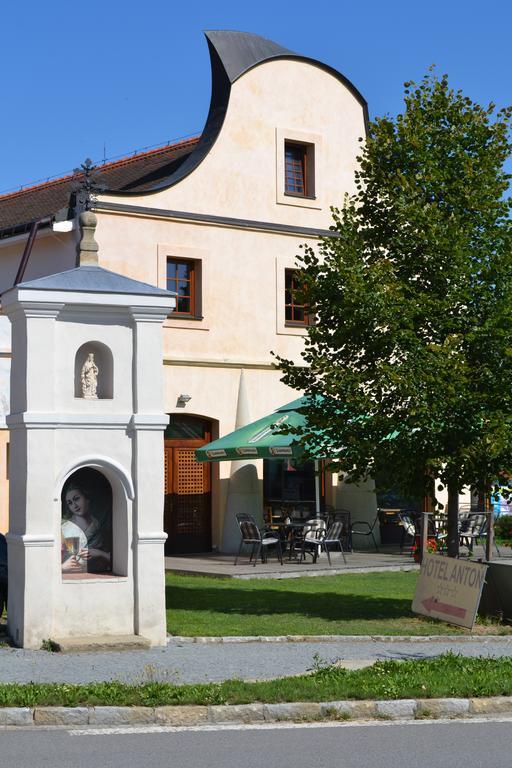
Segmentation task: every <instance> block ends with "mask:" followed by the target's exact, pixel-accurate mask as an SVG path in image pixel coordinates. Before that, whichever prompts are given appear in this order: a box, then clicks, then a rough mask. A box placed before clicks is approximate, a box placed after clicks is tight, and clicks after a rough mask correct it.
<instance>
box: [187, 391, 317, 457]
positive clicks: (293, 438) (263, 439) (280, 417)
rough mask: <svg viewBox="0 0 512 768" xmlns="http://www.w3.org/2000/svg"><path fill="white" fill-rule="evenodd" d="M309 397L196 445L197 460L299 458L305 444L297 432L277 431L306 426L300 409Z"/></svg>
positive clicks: (299, 399)
mask: <svg viewBox="0 0 512 768" xmlns="http://www.w3.org/2000/svg"><path fill="white" fill-rule="evenodd" d="M308 400H309V398H307V397H299V398H298V399H297V400H293V401H292V402H291V403H288V404H287V405H283V406H282V407H281V408H278V409H277V410H276V411H274V412H273V413H270V414H269V415H268V416H263V418H262V419H258V420H257V421H253V422H252V423H251V424H247V425H246V426H245V427H240V429H235V431H234V432H230V433H229V435H225V436H224V437H221V438H219V440H214V441H213V442H212V443H208V444H207V445H203V446H202V447H201V448H197V449H196V452H195V453H196V459H197V461H228V460H230V461H233V460H235V461H236V460H237V459H238V460H240V459H251V458H252V459H280V458H285V457H287V456H288V457H292V458H299V457H300V456H301V455H302V454H303V452H304V446H303V444H301V443H300V442H299V440H298V438H297V435H291V434H288V435H286V434H281V432H280V430H281V429H283V428H286V427H303V426H305V424H306V417H305V415H304V414H303V413H302V412H301V411H302V409H303V408H304V407H305V406H306V405H307V404H308Z"/></svg>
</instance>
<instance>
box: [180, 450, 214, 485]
mask: <svg viewBox="0 0 512 768" xmlns="http://www.w3.org/2000/svg"><path fill="white" fill-rule="evenodd" d="M176 453H177V456H176V460H177V465H178V466H177V470H178V471H177V477H176V481H175V487H174V490H175V492H176V493H178V494H179V495H180V496H190V495H195V494H198V493H204V491H205V490H206V489H205V487H204V467H203V465H202V464H198V462H197V461H196V457H195V453H194V449H193V448H178V449H177V450H176Z"/></svg>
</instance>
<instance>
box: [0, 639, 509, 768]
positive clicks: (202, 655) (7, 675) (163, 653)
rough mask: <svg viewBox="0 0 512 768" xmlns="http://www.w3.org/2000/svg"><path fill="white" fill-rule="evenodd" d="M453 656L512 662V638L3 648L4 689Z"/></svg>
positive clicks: (248, 676) (273, 673) (258, 674)
mask: <svg viewBox="0 0 512 768" xmlns="http://www.w3.org/2000/svg"><path fill="white" fill-rule="evenodd" d="M448 650H452V651H454V652H456V653H462V654H464V655H466V656H512V637H511V638H503V639H502V638H499V639H496V640H484V639H480V640H478V641H474V642H460V641H457V640H446V641H443V642H429V641H415V642H412V643H411V642H404V643H398V642H388V641H372V640H371V639H366V638H362V639H361V640H354V639H347V640H340V641H337V642H329V643H326V642H319V643H316V642H312V643H311V642H302V643H276V642H230V643H218V644H215V643H207V644H204V645H203V644H201V643H188V642H185V643H180V642H179V641H178V640H171V641H170V642H169V643H168V645H167V647H166V648H156V649H151V650H148V651H143V650H138V651H107V652H104V653H101V652H95V653H70V654H61V653H49V652H46V651H26V650H21V649H16V648H0V682H4V683H7V682H18V683H24V682H52V683H88V682H97V681H102V680H112V679H116V680H122V681H125V682H132V683H141V682H148V681H151V680H164V681H168V682H173V683H198V682H200V683H201V682H208V681H210V682H211V681H220V680H226V679H230V678H238V679H245V680H253V679H260V680H263V679H268V678H272V677H283V676H287V675H295V674H300V673H302V672H305V671H307V670H308V669H312V668H313V666H314V664H315V658H316V659H317V660H320V661H322V662H335V661H338V660H340V659H342V660H346V661H355V660H367V661H370V662H371V661H374V660H376V659H421V658H425V657H430V656H437V655H439V654H440V653H444V652H445V651H448ZM510 765H511V766H512V760H511V763H510Z"/></svg>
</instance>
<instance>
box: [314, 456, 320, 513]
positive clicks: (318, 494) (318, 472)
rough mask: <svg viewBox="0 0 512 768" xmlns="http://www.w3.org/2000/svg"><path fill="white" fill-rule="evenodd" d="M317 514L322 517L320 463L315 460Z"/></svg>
mask: <svg viewBox="0 0 512 768" xmlns="http://www.w3.org/2000/svg"><path fill="white" fill-rule="evenodd" d="M315 512H316V516H317V517H320V462H319V461H318V460H317V459H315Z"/></svg>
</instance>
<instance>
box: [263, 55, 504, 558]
mask: <svg viewBox="0 0 512 768" xmlns="http://www.w3.org/2000/svg"><path fill="white" fill-rule="evenodd" d="M405 88H406V90H405V110H404V112H403V114H400V115H398V116H397V117H396V119H392V118H389V117H384V118H379V119H376V120H375V121H374V122H372V123H371V125H370V128H369V132H368V136H367V138H366V139H365V141H364V143H363V145H362V151H361V157H360V158H359V170H358V171H357V173H356V190H357V191H356V193H355V195H353V196H352V197H350V198H347V199H346V201H345V204H344V206H343V208H342V209H333V215H334V226H333V227H331V229H332V232H333V234H332V237H328V238H325V239H324V240H323V241H321V243H320V246H319V248H318V249H317V250H315V249H313V248H311V247H305V248H304V249H303V251H302V254H301V256H300V257H299V261H300V266H301V270H302V274H301V278H302V282H303V285H304V296H305V297H306V298H307V301H308V303H309V304H310V306H311V307H312V308H314V312H315V315H316V320H317V322H316V324H315V325H313V326H311V327H310V328H309V329H308V335H307V338H306V342H305V352H304V355H303V356H304V362H305V364H306V365H305V366H295V365H293V363H292V362H291V361H289V360H285V359H281V358H278V359H279V365H280V367H281V368H282V371H283V372H284V377H283V380H284V381H285V383H287V384H289V385H291V386H292V387H294V388H296V389H298V390H302V391H304V392H305V393H306V394H308V395H310V396H311V405H310V408H309V409H308V431H307V445H308V451H309V453H310V455H316V456H334V457H336V459H337V461H336V464H335V467H336V468H337V469H339V470H340V471H343V472H345V473H346V475H347V478H348V480H349V481H354V482H357V481H360V480H362V479H365V478H367V477H372V476H373V477H377V476H378V475H379V473H380V472H381V471H382V470H383V469H386V470H387V471H388V473H390V474H391V475H392V476H393V478H394V480H395V481H396V485H397V486H399V487H400V488H401V489H402V490H403V491H404V492H405V493H409V494H411V493H412V494H414V495H416V496H417V497H420V496H422V495H423V493H424V492H425V491H427V492H429V493H430V494H431V495H432V496H434V494H435V489H434V488H433V483H432V481H431V480H430V481H429V478H434V477H435V478H439V481H440V483H441V484H442V485H444V486H446V487H447V489H448V552H449V554H450V555H452V556H455V555H456V554H458V535H457V514H458V495H459V492H460V491H461V490H462V488H463V487H465V486H471V487H472V488H473V489H474V490H476V491H478V492H480V493H484V492H485V493H488V492H490V491H491V489H492V485H493V481H495V479H496V478H497V477H499V476H500V475H501V474H502V473H506V472H510V471H512V386H511V384H512V227H511V221H510V217H509V213H510V208H511V202H510V199H508V198H507V197H506V195H507V191H508V185H509V178H510V177H509V175H508V174H507V173H506V171H505V169H504V164H505V162H506V160H507V158H508V157H509V156H510V153H511V143H510V120H511V114H512V110H511V108H507V109H503V110H500V111H498V112H496V110H495V108H494V105H492V104H491V105H490V106H489V107H487V108H484V107H482V106H480V105H478V104H475V103H474V102H472V101H471V100H470V99H469V98H467V97H466V96H464V95H463V94H462V93H461V92H460V91H454V90H452V89H451V88H450V87H449V84H448V79H447V77H446V76H443V77H442V78H438V77H437V76H436V75H435V73H434V72H433V71H432V70H431V71H430V72H429V73H428V74H427V75H426V76H425V77H424V79H423V80H422V81H421V83H420V84H419V85H416V84H414V83H406V85H405ZM317 396H320V397H317Z"/></svg>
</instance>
